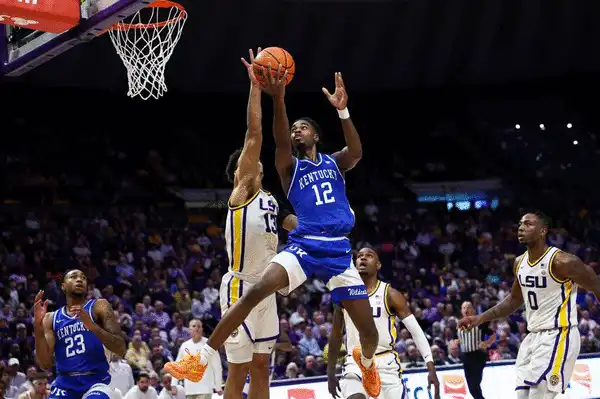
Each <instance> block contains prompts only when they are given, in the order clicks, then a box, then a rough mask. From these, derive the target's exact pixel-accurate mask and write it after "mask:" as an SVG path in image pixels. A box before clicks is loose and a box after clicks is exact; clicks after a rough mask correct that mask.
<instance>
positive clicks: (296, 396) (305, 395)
mask: <svg viewBox="0 0 600 399" xmlns="http://www.w3.org/2000/svg"><path fill="white" fill-rule="evenodd" d="M288 399H317V395H316V394H315V391H314V390H313V389H307V388H294V389H288Z"/></svg>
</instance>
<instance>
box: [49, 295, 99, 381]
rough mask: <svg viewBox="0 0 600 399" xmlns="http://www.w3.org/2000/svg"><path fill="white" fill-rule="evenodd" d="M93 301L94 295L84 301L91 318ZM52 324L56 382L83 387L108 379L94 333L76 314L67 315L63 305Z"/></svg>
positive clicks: (97, 339) (84, 306)
mask: <svg viewBox="0 0 600 399" xmlns="http://www.w3.org/2000/svg"><path fill="white" fill-rule="evenodd" d="M95 302H96V300H95V299H90V300H89V301H88V302H87V303H86V304H85V305H83V308H84V309H85V310H86V311H87V312H88V313H89V314H90V316H91V317H92V320H93V319H94V316H93V308H94V303H95ZM94 321H95V320H94ZM52 327H53V329H54V336H55V340H56V343H55V346H54V358H55V360H56V373H57V374H58V375H57V378H56V381H55V385H56V386H58V387H60V388H61V389H67V390H69V389H70V390H74V391H85V390H87V389H89V388H90V387H91V386H92V385H94V384H98V383H103V384H109V383H110V374H109V372H108V370H109V365H108V359H107V357H106V352H105V349H104V345H103V344H102V342H101V341H100V339H99V338H98V337H97V336H96V334H94V333H93V332H91V331H90V330H88V329H87V328H85V326H84V325H83V323H82V322H81V320H79V318H77V317H75V316H69V315H68V314H67V311H66V308H65V307H64V306H63V307H62V308H60V309H58V310H57V311H55V312H54V316H53V318H52Z"/></svg>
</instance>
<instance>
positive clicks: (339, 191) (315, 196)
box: [288, 153, 354, 237]
mask: <svg viewBox="0 0 600 399" xmlns="http://www.w3.org/2000/svg"><path fill="white" fill-rule="evenodd" d="M288 199H289V201H290V202H291V204H292V206H293V207H294V210H295V211H296V215H297V216H298V227H297V228H296V229H295V230H294V231H293V232H292V234H293V235H300V236H320V237H341V236H345V235H348V234H350V232H351V231H352V228H353V227H354V212H353V211H352V208H350V204H349V203H348V198H347V197H346V183H345V181H344V176H343V175H342V173H341V172H340V169H339V168H338V166H337V164H336V162H335V160H334V158H333V157H332V156H331V155H326V154H321V153H318V154H317V162H314V161H313V160H311V159H300V158H295V159H294V173H293V175H292V181H291V183H290V188H289V191H288Z"/></svg>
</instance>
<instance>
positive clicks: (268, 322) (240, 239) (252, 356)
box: [165, 48, 297, 399]
mask: <svg viewBox="0 0 600 399" xmlns="http://www.w3.org/2000/svg"><path fill="white" fill-rule="evenodd" d="M258 51H259V52H260V48H259V49H258ZM242 61H243V62H244V65H245V66H246V68H247V70H248V76H249V78H250V94H249V99H248V110H247V112H248V119H247V123H248V126H247V131H246V137H245V140H244V147H243V148H241V149H239V150H237V151H235V152H234V153H233V154H231V156H230V157H229V162H228V164H227V168H226V174H227V177H228V179H229V180H230V181H231V183H233V190H232V192H231V195H230V196H229V201H228V208H229V211H228V214H227V221H226V227H225V240H226V246H227V254H228V256H229V271H228V272H227V273H226V274H225V275H224V276H223V279H222V280H221V289H220V293H219V296H220V302H221V312H222V314H225V313H226V312H227V310H228V309H229V308H230V307H231V306H232V305H233V304H234V303H235V302H236V301H237V300H238V299H239V298H240V297H241V296H242V295H244V292H245V291H247V290H248V289H250V287H252V286H253V285H254V284H256V283H257V282H258V281H259V280H260V277H261V275H262V272H263V270H264V269H265V268H266V267H267V265H268V264H269V262H270V261H271V259H272V258H273V257H274V256H275V255H276V254H277V245H278V235H277V234H278V229H277V226H278V222H279V221H281V224H282V225H283V227H284V228H285V229H286V230H288V231H291V230H293V229H294V228H295V227H296V225H297V219H296V216H295V215H292V214H291V213H289V212H287V211H286V210H280V209H279V204H278V203H277V200H276V199H275V197H273V196H272V195H271V194H270V193H269V192H267V191H265V190H264V189H263V187H262V179H263V166H262V163H261V162H260V152H261V147H262V110H261V92H262V91H261V89H260V88H259V82H258V81H257V80H256V77H255V76H254V73H253V71H252V67H251V65H252V63H253V62H254V55H253V52H252V50H250V63H248V62H246V60H244V59H242ZM278 337H279V317H278V316H277V303H276V301H275V294H273V295H271V296H269V297H267V298H265V299H264V300H263V301H262V302H261V303H260V304H259V305H258V306H257V307H255V308H254V309H253V310H252V312H250V314H249V315H248V317H247V318H246V319H245V320H244V322H243V323H242V325H241V326H240V327H238V328H237V329H236V330H235V331H234V332H233V334H231V335H230V336H229V338H228V339H227V341H226V342H225V352H226V354H227V362H228V364H229V367H228V369H229V372H228V376H227V382H226V384H225V399H229V398H232V399H233V398H238V399H239V398H240V397H242V391H243V389H244V385H245V382H246V377H247V375H248V373H250V387H249V393H248V398H249V399H259V398H260V399H264V398H268V397H269V359H270V356H271V352H272V350H273V348H274V347H275V342H276V340H277V338H278ZM190 358H191V357H190ZM186 364H187V363H186V362H185V361H184V362H178V363H174V362H169V363H167V364H166V365H165V370H166V371H167V372H168V373H171V374H172V375H173V376H174V377H175V378H178V379H183V378H184V375H183V374H184V373H185V370H183V369H182V368H185V367H186Z"/></svg>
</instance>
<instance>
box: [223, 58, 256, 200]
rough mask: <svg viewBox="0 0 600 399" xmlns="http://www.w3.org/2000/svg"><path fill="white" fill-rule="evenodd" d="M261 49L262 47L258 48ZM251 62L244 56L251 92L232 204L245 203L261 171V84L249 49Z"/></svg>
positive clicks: (232, 193) (231, 196)
mask: <svg viewBox="0 0 600 399" xmlns="http://www.w3.org/2000/svg"><path fill="white" fill-rule="evenodd" d="M258 51H260V48H259V49H258ZM249 53H250V62H248V61H246V60H245V59H244V58H242V62H243V63H244V66H246V69H247V70H248V77H249V78H250V93H249V95H248V108H247V109H248V111H247V113H248V116H247V120H246V125H247V130H246V137H245V138H244V147H243V148H242V152H241V154H240V157H239V159H238V164H237V169H236V171H237V174H236V177H237V178H236V181H235V182H234V186H233V191H232V192H231V195H230V197H229V204H230V205H231V206H238V205H241V204H243V203H244V202H246V201H247V200H248V198H250V196H251V195H253V194H254V193H253V192H251V190H252V184H250V183H251V182H252V181H253V180H255V179H256V177H257V176H258V174H259V173H260V168H259V166H258V163H259V161H260V150H261V148H262V138H263V137H262V108H261V104H260V99H261V91H260V84H259V83H258V80H257V79H256V76H254V71H253V69H252V63H253V62H254V53H253V52H252V50H249Z"/></svg>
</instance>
